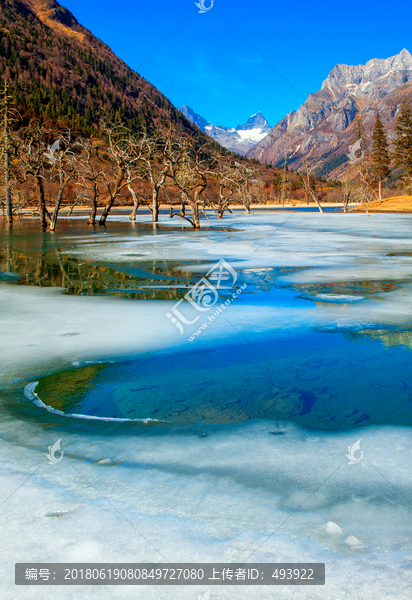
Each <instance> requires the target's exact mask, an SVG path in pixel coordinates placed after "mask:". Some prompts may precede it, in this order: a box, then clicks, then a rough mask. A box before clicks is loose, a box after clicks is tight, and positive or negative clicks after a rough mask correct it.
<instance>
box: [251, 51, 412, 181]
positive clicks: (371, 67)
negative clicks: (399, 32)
mask: <svg viewBox="0 0 412 600" xmlns="http://www.w3.org/2000/svg"><path fill="white" fill-rule="evenodd" d="M404 96H406V97H408V98H410V99H411V100H412V55H411V54H410V52H408V50H405V49H404V50H402V51H401V52H400V53H399V54H397V55H395V56H392V57H390V58H386V59H378V58H374V59H372V60H370V61H368V62H367V63H366V65H357V66H352V65H336V67H334V68H333V69H332V71H331V72H330V73H329V76H328V77H327V79H325V81H324V82H323V85H322V88H321V89H320V90H319V91H318V92H315V93H314V94H310V95H309V96H308V98H307V100H306V102H305V103H304V104H302V106H301V107H300V108H299V109H298V110H296V111H292V112H290V113H289V114H288V115H286V117H284V118H283V119H282V120H281V121H279V123H277V124H276V125H275V126H274V127H273V128H272V130H271V131H270V132H269V134H268V135H267V136H265V137H264V138H263V139H262V140H261V141H259V142H258V143H257V144H256V145H255V146H254V147H253V148H252V149H250V150H249V151H248V152H247V156H248V157H249V158H256V159H258V160H259V161H261V162H268V163H271V164H273V165H280V164H281V163H282V161H283V160H284V156H285V153H286V154H287V157H288V164H289V165H291V166H292V168H293V169H300V168H302V167H303V166H304V164H305V161H306V160H307V161H308V163H309V164H310V165H311V166H312V167H313V168H314V169H315V172H317V173H318V174H322V175H326V176H329V177H338V176H339V175H341V174H342V171H343V164H344V162H345V161H346V160H347V157H346V153H347V152H348V146H349V144H350V143H352V142H353V136H354V127H355V122H356V117H357V114H358V112H359V111H360V113H361V116H362V119H363V122H364V125H365V130H366V134H367V135H370V134H371V131H372V128H373V125H374V121H375V117H376V112H377V111H379V113H380V116H381V118H382V121H383V124H384V126H385V129H386V131H387V133H388V139H389V141H390V140H392V139H393V137H394V133H393V128H394V123H395V117H396V114H397V111H398V110H399V106H400V103H401V101H402V98H403V97H404Z"/></svg>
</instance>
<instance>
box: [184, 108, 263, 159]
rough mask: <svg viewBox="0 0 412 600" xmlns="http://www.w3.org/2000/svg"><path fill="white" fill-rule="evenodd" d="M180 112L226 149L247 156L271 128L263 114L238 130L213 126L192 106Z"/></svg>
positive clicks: (259, 113)
mask: <svg viewBox="0 0 412 600" xmlns="http://www.w3.org/2000/svg"><path fill="white" fill-rule="evenodd" d="M179 110H180V111H181V112H182V113H183V114H184V115H185V117H186V118H187V119H189V121H191V122H192V123H194V124H195V125H197V126H198V127H200V129H202V130H203V131H204V132H205V133H207V134H208V135H210V137H212V138H213V139H214V140H216V141H217V142H219V144H221V145H222V146H224V147H225V148H228V149H229V150H233V151H234V152H238V153H239V154H246V152H247V151H248V150H250V149H251V148H253V146H255V144H257V143H258V142H260V141H261V140H263V138H264V137H265V136H266V134H267V133H268V132H269V131H270V129H271V127H270V125H269V123H268V122H267V120H266V119H265V117H264V116H263V115H262V113H261V112H257V113H255V114H254V115H252V116H251V117H249V119H248V120H247V121H246V123H243V124H242V125H238V126H237V127H236V128H233V127H224V126H223V125H212V123H210V121H208V120H207V119H205V118H204V117H202V116H200V115H198V114H197V113H195V112H194V110H193V109H192V108H191V107H190V106H186V105H185V106H181V107H180V108H179Z"/></svg>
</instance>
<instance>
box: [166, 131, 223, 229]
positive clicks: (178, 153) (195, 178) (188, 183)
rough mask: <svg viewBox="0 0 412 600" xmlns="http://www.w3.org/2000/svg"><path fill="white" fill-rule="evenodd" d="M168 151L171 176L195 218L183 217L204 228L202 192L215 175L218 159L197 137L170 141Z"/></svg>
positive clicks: (195, 226) (197, 227) (192, 216)
mask: <svg viewBox="0 0 412 600" xmlns="http://www.w3.org/2000/svg"><path fill="white" fill-rule="evenodd" d="M167 151H168V158H169V170H168V175H169V177H171V179H172V180H173V181H174V183H175V184H176V185H177V187H178V188H179V190H180V192H181V194H182V197H183V199H184V202H185V204H188V205H189V206H190V209H191V218H188V217H187V216H185V215H182V214H180V215H179V216H182V218H184V219H186V220H187V221H189V222H190V223H191V225H192V227H193V229H200V216H201V213H202V212H204V211H203V206H202V204H201V201H202V194H203V192H204V191H205V190H206V188H207V186H208V183H209V178H210V177H211V176H213V175H214V174H215V172H214V167H215V164H216V163H217V160H218V159H217V157H214V156H211V154H210V152H208V148H206V146H201V147H197V145H196V142H195V141H194V140H192V139H186V138H183V139H179V140H170V141H169V144H168V150H167ZM171 216H173V215H171Z"/></svg>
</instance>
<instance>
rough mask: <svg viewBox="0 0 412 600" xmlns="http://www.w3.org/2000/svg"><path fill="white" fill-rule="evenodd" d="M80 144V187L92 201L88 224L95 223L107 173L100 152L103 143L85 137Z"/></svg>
mask: <svg viewBox="0 0 412 600" xmlns="http://www.w3.org/2000/svg"><path fill="white" fill-rule="evenodd" d="M78 145H79V147H80V148H81V150H82V155H81V157H80V158H79V160H78V173H79V176H78V177H79V183H78V187H79V188H81V189H82V190H83V191H84V193H85V195H86V197H87V198H88V199H89V202H90V207H91V212H90V215H89V220H88V224H89V225H95V224H96V215H97V203H98V201H99V196H100V186H101V184H102V183H103V181H104V173H105V168H104V165H103V163H102V161H101V159H100V157H99V153H98V150H99V148H100V145H101V144H100V142H99V141H98V140H95V141H94V140H92V139H83V140H79V142H78Z"/></svg>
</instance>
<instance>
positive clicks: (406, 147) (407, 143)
mask: <svg viewBox="0 0 412 600" xmlns="http://www.w3.org/2000/svg"><path fill="white" fill-rule="evenodd" d="M395 134H396V138H395V142H394V145H395V149H394V153H393V157H394V159H395V165H396V166H397V167H401V168H402V169H403V171H404V175H405V179H406V181H407V183H408V187H409V186H410V185H411V181H412V108H411V103H410V101H409V100H408V99H407V98H406V97H404V99H403V101H402V104H401V108H400V112H399V115H398V117H397V118H396V125H395Z"/></svg>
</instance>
